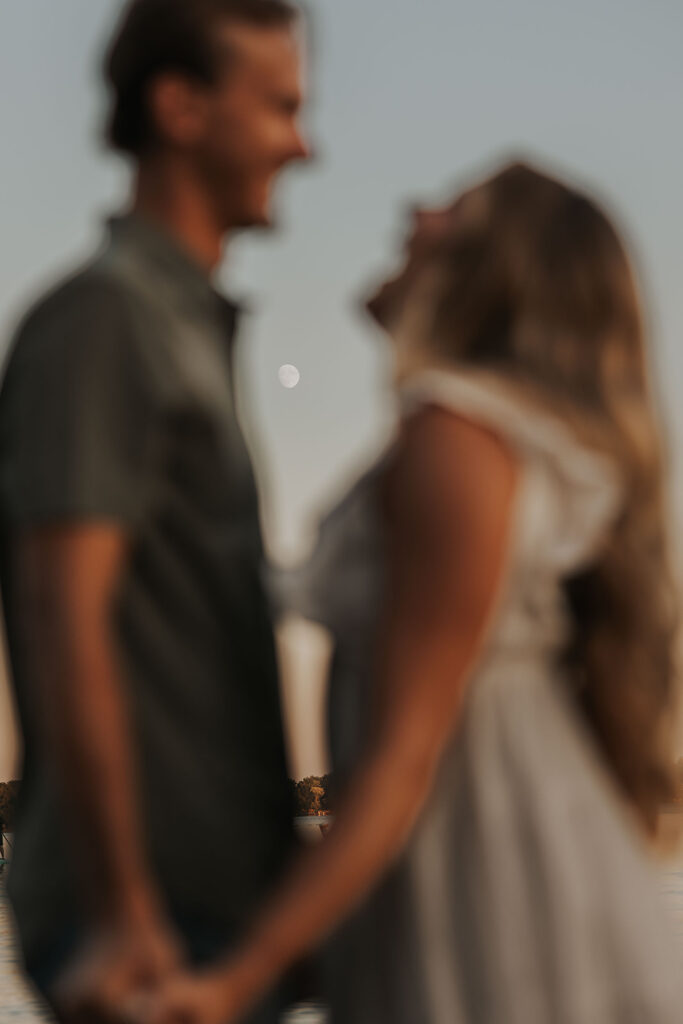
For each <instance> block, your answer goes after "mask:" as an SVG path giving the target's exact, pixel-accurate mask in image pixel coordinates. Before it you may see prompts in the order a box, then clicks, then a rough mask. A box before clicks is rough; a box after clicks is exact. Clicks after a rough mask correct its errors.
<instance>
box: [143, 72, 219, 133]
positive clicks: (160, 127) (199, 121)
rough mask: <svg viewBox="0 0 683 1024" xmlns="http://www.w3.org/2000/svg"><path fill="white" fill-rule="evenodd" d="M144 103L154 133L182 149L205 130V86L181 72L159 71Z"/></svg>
mask: <svg viewBox="0 0 683 1024" xmlns="http://www.w3.org/2000/svg"><path fill="white" fill-rule="evenodd" d="M147 106H148V110H149V113H150V117H151V119H152V124H153V126H154V135H155V137H156V138H157V139H158V140H159V141H160V142H162V143H167V144H169V145H171V146H174V147H178V148H180V149H185V148H187V147H191V146H192V145H194V144H195V143H196V142H198V141H199V139H200V138H201V137H202V135H203V134H204V130H205V128H206V120H207V96H206V89H205V88H203V87H202V86H201V84H199V83H197V82H193V81H192V80H191V79H189V78H186V77H184V76H183V75H175V74H164V75H159V76H158V77H157V78H155V79H154V81H153V82H151V83H150V85H149V88H148V93H147Z"/></svg>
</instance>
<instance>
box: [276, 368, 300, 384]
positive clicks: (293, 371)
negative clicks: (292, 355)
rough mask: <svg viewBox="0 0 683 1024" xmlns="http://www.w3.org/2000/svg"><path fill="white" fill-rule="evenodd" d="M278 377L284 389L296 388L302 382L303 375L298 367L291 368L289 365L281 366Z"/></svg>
mask: <svg viewBox="0 0 683 1024" xmlns="http://www.w3.org/2000/svg"><path fill="white" fill-rule="evenodd" d="M277 375H278V378H279V381H280V383H281V384H282V386H283V388H295V387H296V386H297V384H298V383H299V381H300V380H301V374H300V373H299V371H298V370H297V368H296V366H291V365H290V364H289V363H287V364H286V365H285V366H281V367H280V369H279V370H278V372H277Z"/></svg>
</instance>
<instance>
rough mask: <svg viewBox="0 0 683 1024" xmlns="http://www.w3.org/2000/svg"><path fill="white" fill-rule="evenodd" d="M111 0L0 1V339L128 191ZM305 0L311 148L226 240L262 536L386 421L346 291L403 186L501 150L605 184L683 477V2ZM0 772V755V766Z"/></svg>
mask: <svg viewBox="0 0 683 1024" xmlns="http://www.w3.org/2000/svg"><path fill="white" fill-rule="evenodd" d="M120 6H121V4H120V2H119V0H59V3H55V0H30V2H29V3H17V2H15V3H5V4H3V5H2V7H1V9H0V67H1V68H2V75H3V90H2V92H1V93H0V124H1V125H2V132H3V139H2V142H3V144H2V151H1V155H0V160H1V180H2V183H3V188H4V202H3V203H2V206H1V207H0V218H1V219H0V238H1V239H2V245H1V247H0V330H2V338H3V346H4V341H5V340H6V338H7V335H8V331H9V329H10V326H11V324H12V322H13V320H14V319H15V317H16V315H17V313H18V311H20V310H21V308H22V307H23V306H24V304H25V303H26V301H27V299H28V298H29V297H30V296H31V295H32V294H33V293H34V292H35V290H36V289H37V288H40V286H41V285H42V284H43V283H44V282H46V281H49V280H50V279H51V278H52V277H53V276H54V275H55V274H56V273H59V272H60V270H61V269H63V267H64V266H65V264H66V263H71V262H73V261H75V260H77V259H78V258H79V257H80V256H81V255H82V254H84V253H86V252H87V250H88V248H89V246H90V245H92V243H93V241H94V240H95V239H96V238H97V233H98V230H99V219H100V218H101V217H102V216H103V215H104V214H105V213H106V212H107V211H109V210H110V209H112V208H115V207H116V206H117V204H118V203H119V202H120V199H121V197H122V196H123V195H124V193H125V186H126V172H125V169H124V168H123V166H122V165H120V164H119V163H118V162H117V161H116V160H114V159H112V158H110V157H108V156H107V155H106V154H104V153H103V152H102V151H101V150H100V149H99V148H98V146H97V145H96V142H95V136H96V131H97V126H98V124H99V120H100V113H101V104H102V94H101V90H100V87H99V84H98V79H97V75H96V65H97V56H98V53H99V52H100V50H101V47H102V44H103V40H104V39H105V37H106V33H107V30H108V28H109V26H110V25H111V23H112V20H113V18H114V17H115V15H116V13H117V12H118V10H119V9H120ZM311 7H312V8H313V10H314V11H315V12H316V21H317V28H316V37H317V38H316V55H315V63H314V69H313V77H314V91H315V103H314V106H313V108H312V110H311V115H310V120H311V127H312V131H313V134H314V137H315V142H316V146H317V149H318V150H319V160H318V161H317V162H316V163H315V164H314V165H312V166H310V167H309V168H307V169H306V170H304V171H299V172H294V173H293V174H292V175H291V176H290V177H289V178H288V179H287V181H286V183H284V185H283V187H282V190H281V195H280V207H281V210H282V231H281V232H280V233H279V234H278V235H277V236H274V237H266V236H264V237H261V238H258V239H253V240H252V239H242V240H239V241H238V242H236V243H235V245H234V246H233V248H232V250H231V253H230V257H229V261H228V266H227V269H226V273H225V276H226V280H229V281H231V282H232V287H233V290H234V291H238V292H241V293H247V294H248V295H249V296H250V297H251V299H252V303H253V305H254V306H255V312H254V314H253V316H251V317H250V321H251V322H250V324H249V327H248V331H247V332H246V335H245V338H244V341H245V346H244V352H243V354H244V373H245V378H246V379H247V381H248V388H249V391H250V393H251V395H252V398H253V402H252V412H253V417H254V419H255V421H256V422H257V424H258V430H259V433H260V437H261V442H262V443H261V449H262V452H263V460H262V466H263V469H262V475H263V479H264V483H265V484H266V485H267V493H268V495H269V502H268V505H269V510H270V513H269V522H270V524H271V529H270V537H271V542H272V545H273V547H274V549H275V550H277V551H278V552H279V553H280V554H282V555H285V556H286V555H291V554H292V553H294V552H295V551H296V550H298V549H300V547H301V546H302V544H303V543H304V541H305V540H306V538H307V537H308V535H309V534H308V526H309V525H310V522H311V521H312V515H313V513H314V510H315V508H316V507H317V506H318V505H319V504H320V503H321V502H324V501H325V498H326V496H327V495H328V494H329V492H330V489H334V488H335V487H338V486H340V482H341V480H342V478H343V477H344V476H345V475H346V474H347V473H348V472H350V471H351V468H352V467H353V466H354V465H356V464H357V463H358V461H359V460H362V459H363V458H364V457H367V453H368V451H369V449H370V448H371V447H372V445H373V444H376V443H378V440H379V438H380V437H381V435H382V431H383V430H384V429H385V428H386V425H387V423H388V422H389V409H388V405H387V403H386V401H385V398H384V389H383V379H384V375H385V370H386V365H385V359H384V352H383V348H382V343H381V341H380V339H378V338H377V337H376V335H375V334H374V333H373V332H372V331H370V330H369V328H367V326H366V325H365V324H364V322H363V321H362V319H361V318H360V317H359V316H358V315H357V313H356V312H355V308H354V298H355V296H357V295H358V293H359V291H361V290H362V289H363V288H364V286H365V284H366V282H367V280H368V279H369V278H372V277H373V276H375V275H376V274H377V272H378V270H379V271H381V269H382V268H383V267H384V266H386V265H387V261H390V259H391V254H392V250H393V247H394V246H395V243H396V242H397V240H398V238H399V237H400V234H401V222H400V214H401V210H402V209H403V207H404V206H405V203H406V201H413V200H416V199H418V198H426V199H427V200H430V199H432V198H434V199H438V198H439V197H441V196H442V195H443V194H444V193H445V192H446V191H447V190H448V188H449V187H450V185H451V184H452V183H453V182H457V181H459V180H460V179H461V178H462V176H463V174H465V175H468V174H470V173H471V172H472V170H476V169H477V168H479V167H482V166H487V165H490V163H491V162H492V161H495V160H496V159H497V158H498V157H501V156H505V155H508V154H510V153H515V154H520V153H521V154H524V155H526V156H531V157H537V158H539V159H541V160H542V161H543V162H545V163H549V164H550V166H552V167H559V168H560V169H565V170H566V171H567V172H568V173H569V174H570V175H571V176H573V177H575V178H578V180H580V181H582V182H585V183H586V184H587V185H588V186H590V187H591V188H593V189H594V190H595V191H596V192H597V193H598V194H599V195H600V196H606V197H607V198H608V200H609V204H610V206H611V208H612V209H613V210H614V211H615V212H616V214H617V217H618V219H619V220H620V222H621V223H622V224H623V225H625V227H626V228H627V231H628V233H629V235H630V237H631V239H632V241H633V244H634V248H635V252H636V254H637V258H638V262H639V265H640V266H641V268H642V269H643V279H644V283H645V286H646V294H647V297H648V303H649V309H650V313H651V320H652V324H653V333H654V337H655V343H656V353H657V362H658V366H659V371H660V379H661V381H662V386H663V392H664V395H665V399H666V406H667V413H668V416H669V421H670V423H671V427H672V447H673V449H674V452H675V456H676V459H677V472H678V477H679V480H680V479H683V458H682V457H681V456H680V454H679V449H680V447H681V445H680V443H679V442H680V441H682V440H683V403H681V402H680V401H679V389H680V388H681V386H682V385H683V349H682V346H681V338H682V337H683V287H682V283H681V280H680V276H681V258H680V257H681V244H680V236H681V220H682V217H681V213H682V209H683V207H682V204H681V200H680V189H681V183H682V182H683V128H681V124H680V121H681V114H680V111H681V102H682V98H683V61H682V60H681V44H682V42H683V3H681V2H680V0H640V2H636V0H573V2H572V3H571V4H568V3H566V2H565V3H562V4H560V3H557V2H554V0H516V2H515V3H511V2H510V0H476V3H475V2H473V0H470V2H469V3H468V4H458V3H455V2H454V0H419V2H417V0H312V2H311ZM285 362H292V363H295V364H296V365H297V366H298V367H299V368H300V370H301V372H302V381H301V384H300V385H299V387H298V388H297V389H296V390H294V391H285V390H283V389H282V388H281V386H280V384H279V383H278V380H277V370H278V367H279V366H280V365H281V364H282V363H285ZM679 491H680V488H679ZM0 714H2V711H0ZM9 770H10V769H9V768H8V767H7V754H6V756H5V759H4V761H3V756H2V750H0V778H3V777H4V775H5V774H7V773H8V772H9Z"/></svg>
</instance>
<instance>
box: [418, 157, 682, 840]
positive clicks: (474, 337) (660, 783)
mask: <svg viewBox="0 0 683 1024" xmlns="http://www.w3.org/2000/svg"><path fill="white" fill-rule="evenodd" d="M454 222H455V225H456V227H455V230H454V232H453V235H452V237H450V238H449V240H448V241H447V242H445V243H441V245H440V246H439V252H438V256H437V258H436V262H435V263H433V264H432V265H433V266H436V267H438V274H437V281H438V282H439V283H438V284H437V286H436V288H437V296H436V300H437V301H436V306H435V307H434V306H432V308H433V309H434V308H435V311H436V312H435V318H434V321H433V323H432V325H431V327H430V334H431V342H432V344H433V345H435V346H436V347H437V349H438V351H439V354H440V356H441V357H442V358H445V359H447V360H454V359H455V360H457V361H458V362H459V363H461V364H462V363H465V364H468V365H470V366H472V367H474V366H476V367H478V368H481V369H484V370H486V371H493V372H495V373H496V374H501V373H502V375H503V376H504V378H505V380H506V381H507V382H509V384H510V385H511V386H513V387H517V388H521V389H523V390H524V391H525V392H527V393H529V394H530V395H531V396H532V397H533V398H534V399H535V400H536V401H537V402H539V403H541V404H542V405H544V406H546V407H548V406H549V407H550V408H551V409H552V410H553V412H554V413H555V414H556V415H561V416H562V417H563V418H564V419H565V420H566V421H568V422H569V423H570V425H571V427H572V428H573V429H574V431H575V432H576V433H577V434H578V435H579V436H581V437H583V438H584V440H585V441H587V442H588V443H590V444H592V445H593V446H595V447H597V448H600V449H601V450H603V451H605V452H607V453H609V454H610V455H611V456H612V458H613V459H614V460H615V461H616V463H617V466H618V468H619V470H620V473H621V477H622V480H623V482H624V501H623V507H622V509H621V512H620V514H619V518H618V521H617V522H616V524H615V526H614V529H613V531H612V533H611V536H610V537H609V538H608V540H607V542H606V545H605V546H604V549H603V550H602V553H601V556H600V558H599V561H598V562H597V563H596V564H594V565H593V566H592V567H591V568H590V570H589V571H586V572H584V573H582V574H581V575H579V576H577V577H576V578H574V579H570V580H569V581H568V582H567V584H566V592H567V599H568V604H569V607H570V609H571V613H572V616H573V624H574V630H573V641H572V644H571V649H570V650H569V651H568V652H567V666H568V669H569V672H570V677H571V679H572V682H573V684H574V685H575V686H576V689H577V692H578V693H579V694H580V696H581V702H582V704H583V706H584V707H585V710H586V712H587V714H588V716H589V720H590V722H591V724H592V725H593V726H594V729H595V732H596V733H597V736H598V738H599V742H600V745H601V747H602V749H603V750H604V752H605V754H606V755H607V758H608V761H609V762H610V763H611V765H612V767H613V769H614V773H615V774H616V777H617V779H618V780H619V782H620V783H621V785H622V787H623V790H624V791H625V792H626V794H627V795H628V796H629V797H630V798H631V800H632V802H633V803H634V804H635V806H636V807H637V809H638V810H639V811H640V812H641V815H642V817H643V819H644V821H645V823H646V824H647V825H648V826H649V827H652V826H653V825H654V821H655V817H656V814H657V810H658V808H659V806H660V805H661V803H662V802H663V801H665V800H667V799H668V798H670V796H671V789H672V766H673V758H672V757H669V753H670V750H669V744H668V739H669V737H668V736H667V726H669V725H670V723H671V722H672V719H673V709H674V697H675V677H676V642H677V627H678V608H677V600H676V595H675V587H674V584H673V573H672V565H671V560H670V555H669V550H668V539H667V534H668V522H667V514H666V501H665V494H664V492H665V487H664V465H663V463H664V460H663V454H662V444H661V441H660V435H659V429H658V425H657V422H656V416H655V413H654V403H653V400H652V395H651V380H650V375H649V371H648V366H647V359H646V352H645V340H644V329H643V320H642V315H641V309H640V302H639V297H638V293H637V289H636V286H635V283H634V277H633V273H632V270H631V266H630V264H629V260H628V257H627V255H626V252H625V249H624V246H623V244H622V242H621V240H620V239H619V237H618V235H617V233H616V231H615V229H614V228H613V226H612V225H611V223H610V222H609V220H608V219H607V217H606V216H605V215H604V214H603V213H602V212H601V210H600V209H598V207H597V206H596V205H595V203H593V202H592V201H591V200H590V199H588V198H587V197H586V196H584V195H581V194H580V193H578V192H576V191H574V190H572V189H570V188H568V187H566V186H565V185H563V184H561V183H560V182H558V181H556V180H554V179H552V178H549V177H547V176H545V175H544V174H541V173H538V172H537V171H535V170H533V169H532V168H530V167H528V166H526V165H524V164H513V165H510V166H508V167H507V168H506V169H504V170H503V171H502V172H501V173H499V174H497V175H496V176H495V177H493V178H491V179H489V180H488V181H486V182H485V183H484V184H483V185H480V186H479V187H477V188H475V189H473V190H472V191H470V192H468V193H466V194H465V195H464V196H463V197H462V199H461V200H460V201H459V202H458V204H457V205H456V206H455V207H454ZM430 347H431V346H430Z"/></svg>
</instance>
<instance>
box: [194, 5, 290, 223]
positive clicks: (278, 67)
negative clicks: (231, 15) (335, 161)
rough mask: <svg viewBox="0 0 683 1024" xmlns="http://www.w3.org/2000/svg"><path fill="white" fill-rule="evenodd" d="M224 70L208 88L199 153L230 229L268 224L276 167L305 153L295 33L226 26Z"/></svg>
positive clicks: (204, 176)
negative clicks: (300, 117) (301, 124)
mask: <svg viewBox="0 0 683 1024" xmlns="http://www.w3.org/2000/svg"><path fill="white" fill-rule="evenodd" d="M222 44H223V45H224V46H225V47H226V51H227V59H226V69H225V71H224V72H222V73H220V75H219V77H218V79H217V81H216V83H215V84H214V85H213V86H211V87H210V88H209V89H207V91H206V99H205V103H206V106H205V117H204V118H203V123H204V128H203V131H202V135H201V138H199V139H198V140H197V147H196V150H195V157H196V160H197V165H198V169H199V171H200V174H201V175H202V179H203V180H204V182H205V184H206V187H207V189H208V190H209V191H210V193H211V199H212V201H213V203H214V204H215V206H216V211H217V213H218V215H219V217H220V219H221V221H222V223H223V226H224V227H225V229H226V230H227V229H230V228H233V229H234V228H246V227H254V226H259V225H260V226H267V225H269V224H270V223H271V221H272V216H271V192H272V188H273V185H274V183H275V179H276V178H277V175H278V173H279V172H280V171H281V170H282V169H283V168H284V167H285V166H286V165H287V164H289V163H290V162H292V161H293V160H304V159H306V158H307V157H308V155H309V154H308V148H307V144H306V142H305V140H304V137H303V135H302V131H301V127H300V125H299V123H298V118H299V114H300V111H301V106H302V103H303V84H302V69H301V55H300V49H299V45H298V40H297V35H296V33H295V31H293V30H292V29H289V28H258V27H252V26H248V25H227V26H226V27H225V28H224V29H223V32H222Z"/></svg>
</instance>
